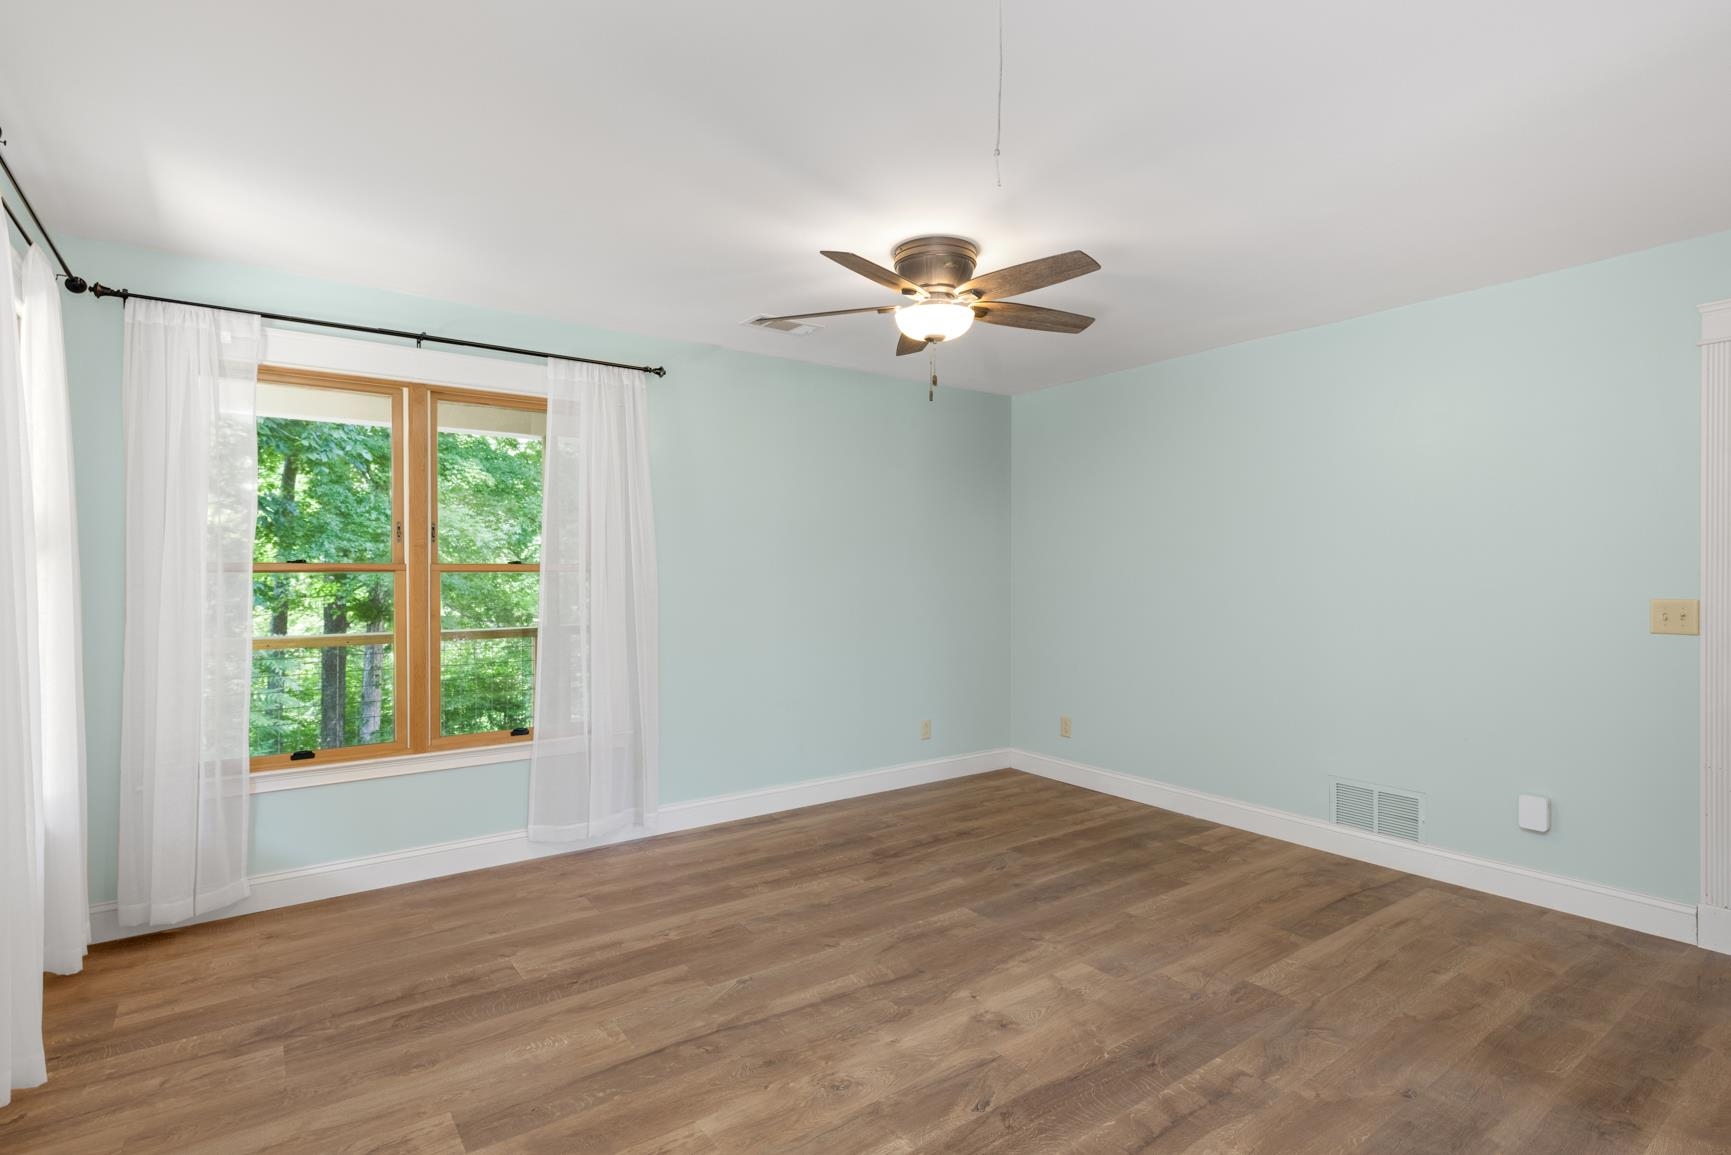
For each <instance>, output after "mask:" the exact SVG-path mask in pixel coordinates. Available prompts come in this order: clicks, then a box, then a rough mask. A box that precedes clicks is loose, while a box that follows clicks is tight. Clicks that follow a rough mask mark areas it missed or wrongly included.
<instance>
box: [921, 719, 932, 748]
mask: <svg viewBox="0 0 1731 1155" xmlns="http://www.w3.org/2000/svg"><path fill="white" fill-rule="evenodd" d="M931 736H932V720H931V719H930V718H927V719H926V720H925V721H923V722H921V723H920V740H921V741H922V742H923V741H925V740H926V739H928V738H930V737H931Z"/></svg>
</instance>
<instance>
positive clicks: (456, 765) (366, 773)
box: [251, 742, 529, 794]
mask: <svg viewBox="0 0 1731 1155" xmlns="http://www.w3.org/2000/svg"><path fill="white" fill-rule="evenodd" d="M528 760H529V743H527V742H511V743H508V744H502V745H498V746H474V747H470V748H468V749H463V750H431V751H428V752H426V753H422V754H401V755H398V756H397V757H395V758H365V759H360V760H357V761H353V762H336V761H332V762H329V763H326V764H325V765H323V766H304V767H303V766H290V767H287V768H285V769H282V770H260V771H258V772H257V773H255V774H254V775H253V776H252V778H251V783H252V787H251V789H252V793H254V794H272V793H275V792H276V791H278V790H300V789H302V788H304V787H308V786H334V785H337V784H338V783H342V782H365V781H367V780H369V779H372V778H399V777H401V776H402V775H404V774H429V773H432V772H434V771H437V770H458V769H461V768H463V767H465V766H503V765H505V764H507V763H512V762H527V761H528Z"/></svg>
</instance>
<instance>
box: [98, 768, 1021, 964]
mask: <svg viewBox="0 0 1731 1155" xmlns="http://www.w3.org/2000/svg"><path fill="white" fill-rule="evenodd" d="M1010 755H1011V752H1010V751H1009V750H1007V749H997V750H980V751H976V752H974V753H972V754H957V755H954V756H952V757H948V758H934V759H931V760H929V761H924V762H905V763H902V764H901V765H898V766H883V767H879V768H878V769H875V770H865V771H861V772H859V773H856V774H838V775H834V776H832V777H828V778H814V779H809V780H807V781H804V782H791V783H788V784H786V785H783V786H769V787H765V788H764V789H761V790H748V791H745V792H743V793H739V794H723V795H718V796H716V797H714V798H700V799H697V800H695V801H691V802H675V803H673V804H671V805H668V806H663V807H662V808H661V811H660V814H659V816H658V819H659V820H658V822H657V823H656V828H655V829H654V830H653V831H638V830H629V831H621V832H620V833H618V834H614V835H611V836H609V837H607V838H601V839H596V840H594V841H591V842H576V843H556V844H554V843H541V842H530V841H529V835H528V832H527V831H525V830H506V831H501V832H500V833H498V834H483V835H480V836H479V837H476V838H463V839H458V840H456V841H454V842H440V843H435V844H433V845H431V846H414V847H409V848H408V849H406V850H393V851H389V852H387V853H384V854H372V855H367V856H366V857H363V858H350V859H345V860H343V861H340V862H322V863H319V864H317V865H314V866H303V867H297V868H295V869H293V870H278V871H272V872H269V873H266V874H255V875H253V876H252V877H251V878H250V879H248V881H249V882H250V883H251V884H252V894H251V895H250V896H248V897H247V898H245V899H243V900H241V901H240V902H237V903H235V904H234V905H233V906H229V907H225V908H224V909H222V910H220V911H216V912H214V913H212V914H210V915H208V916H206V917H204V918H196V919H190V920H188V921H187V922H183V923H177V924H176V926H177V927H180V926H192V925H194V924H195V923H200V922H214V921H217V920H219V919H224V918H233V917H234V916H236V915H241V914H254V913H257V912H258V911H261V910H274V909H276V908H277V907H282V906H294V905H297V904H299V903H303V902H318V901H319V900H321V899H326V898H336V897H338V896H340V895H345V894H356V893H359V892H360V891H363V890H378V889H380V888H383V887H387V886H401V885H402V884H404V883H407V882H420V881H422V880H424V879H428V878H441V877H443V876H445V875H447V874H462V873H464V872H465V871H470V870H484V869H486V868H488V867H491V866H505V865H507V864H509V863H513V862H524V861H527V860H528V859H531V858H545V857H548V856H550V855H554V854H570V853H572V852H574V851H580V850H592V849H594V848H595V847H597V846H609V845H612V844H614V843H618V842H631V841H634V840H636V839H639V838H646V837H654V836H655V835H656V834H671V833H673V832H675V831H680V830H694V829H696V828H698V827H700V826H713V825H715V824H716V823H719V822H735V821H738V820H739V819H741V818H757V817H760V816H762V815H765V814H775V813H778V812H780V811H783V810H796V809H798V808H800V807H802V806H817V805H820V804H822V803H825V802H839V801H841V800H843V799H847V798H862V797H864V796H866V795H868V794H881V793H883V792H884V791H886V790H901V789H903V788H905V787H908V786H921V785H924V784H926V783H929V782H943V781H947V780H949V779H951V778H965V777H967V776H968V775H970V774H982V773H985V772H986V771H988V770H1002V769H1004V768H1006V767H1008V766H1009V765H1010ZM171 929H175V928H174V927H122V926H121V925H120V922H119V917H118V915H117V913H116V911H115V904H114V903H112V902H102V903H96V904H94V905H93V906H91V908H90V931H91V939H92V941H94V942H108V941H111V940H113V939H118V938H130V937H132V936H134V935H140V934H151V933H154V932H155V931H158V930H171Z"/></svg>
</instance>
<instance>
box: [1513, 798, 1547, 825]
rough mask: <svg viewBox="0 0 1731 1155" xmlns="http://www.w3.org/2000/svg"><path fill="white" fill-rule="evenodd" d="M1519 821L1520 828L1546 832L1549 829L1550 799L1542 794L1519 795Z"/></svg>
mask: <svg viewBox="0 0 1731 1155" xmlns="http://www.w3.org/2000/svg"><path fill="white" fill-rule="evenodd" d="M1520 823H1521V829H1522V830H1531V831H1533V832H1534V833H1536V834H1545V833H1548V832H1549V831H1550V829H1551V800H1550V799H1549V798H1546V797H1545V796H1544V795H1543V794H1523V795H1521V803H1520Z"/></svg>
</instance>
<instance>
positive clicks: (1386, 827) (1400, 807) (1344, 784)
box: [1334, 778, 1424, 842]
mask: <svg viewBox="0 0 1731 1155" xmlns="http://www.w3.org/2000/svg"><path fill="white" fill-rule="evenodd" d="M1334 823H1335V825H1336V826H1351V827H1353V828H1354V829H1355V830H1367V831H1369V832H1371V833H1372V834H1386V835H1388V836H1389V837H1390V838H1404V839H1405V840H1406V841H1408V842H1422V841H1424V795H1422V794H1417V793H1414V792H1413V791H1411V790H1396V789H1395V788H1394V787H1392V786H1378V785H1376V784H1374V783H1370V782H1353V781H1351V780H1349V779H1346V778H1336V779H1335V780H1334Z"/></svg>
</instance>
